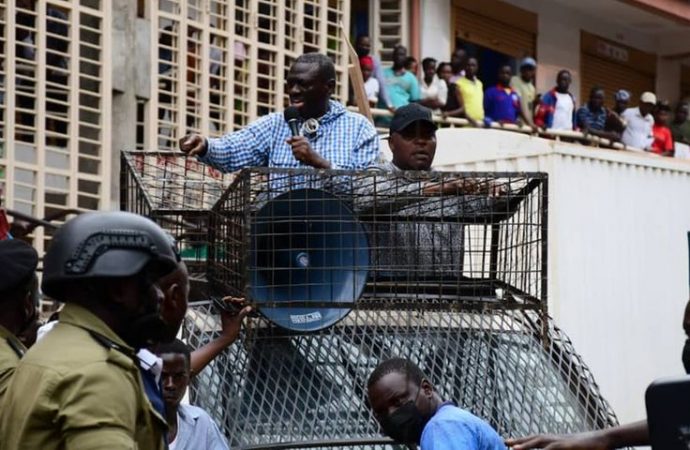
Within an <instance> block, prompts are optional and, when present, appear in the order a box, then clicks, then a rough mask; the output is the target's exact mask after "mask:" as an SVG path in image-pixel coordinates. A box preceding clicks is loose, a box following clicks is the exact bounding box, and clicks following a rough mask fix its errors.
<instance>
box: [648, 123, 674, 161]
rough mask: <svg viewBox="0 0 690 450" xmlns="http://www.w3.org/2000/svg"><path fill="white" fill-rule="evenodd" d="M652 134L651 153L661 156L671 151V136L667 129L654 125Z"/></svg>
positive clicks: (664, 126)
mask: <svg viewBox="0 0 690 450" xmlns="http://www.w3.org/2000/svg"><path fill="white" fill-rule="evenodd" d="M652 134H653V135H654V143H653V144H652V151H653V152H654V153H658V154H662V153H664V152H668V151H671V150H673V136H672V135H671V129H670V128H669V127H667V126H666V125H657V124H656V123H655V124H654V127H653V128H652Z"/></svg>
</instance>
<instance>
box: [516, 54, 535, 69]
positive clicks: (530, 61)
mask: <svg viewBox="0 0 690 450" xmlns="http://www.w3.org/2000/svg"><path fill="white" fill-rule="evenodd" d="M523 67H537V61H535V60H534V58H532V57H531V56H528V57H526V58H523V59H522V61H520V68H521V69H522V68H523Z"/></svg>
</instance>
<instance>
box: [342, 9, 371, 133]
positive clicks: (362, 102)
mask: <svg viewBox="0 0 690 450" xmlns="http://www.w3.org/2000/svg"><path fill="white" fill-rule="evenodd" d="M340 32H341V33H342V34H343V41H344V42H345V45H346V46H347V51H348V54H349V56H350V63H349V64H348V65H347V68H348V73H349V74H350V82H351V83H352V89H353V90H354V93H355V101H356V103H357V109H359V112H360V114H362V115H363V116H364V117H366V118H367V119H369V122H371V123H372V124H373V123H374V118H373V116H372V115H371V109H370V108H369V100H368V99H367V94H366V91H365V90H364V78H362V71H361V70H360V68H359V57H358V56H357V52H356V51H355V48H354V47H353V46H352V43H351V42H350V39H348V37H347V31H346V30H345V25H343V23H342V22H340Z"/></svg>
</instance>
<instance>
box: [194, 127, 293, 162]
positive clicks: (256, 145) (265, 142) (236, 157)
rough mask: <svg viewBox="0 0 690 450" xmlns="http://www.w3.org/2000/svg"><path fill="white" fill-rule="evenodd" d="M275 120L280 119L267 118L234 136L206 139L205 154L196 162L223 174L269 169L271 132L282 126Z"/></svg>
mask: <svg viewBox="0 0 690 450" xmlns="http://www.w3.org/2000/svg"><path fill="white" fill-rule="evenodd" d="M276 117H277V118H279V119H280V117H279V115H276V114H269V115H267V116H264V117H262V118H260V119H258V120H256V121H255V122H253V123H251V124H249V125H247V126H246V127H244V128H242V129H241V130H238V131H235V132H234V133H229V134H226V135H224V136H221V137H219V138H208V139H207V145H208V147H207V151H206V154H205V155H204V156H202V157H200V158H199V161H201V162H203V163H206V164H209V165H211V166H213V167H215V168H216V169H218V170H220V171H222V172H234V171H236V170H240V169H243V168H245V167H261V166H266V165H268V155H269V153H270V151H271V147H272V145H273V143H272V142H271V138H272V135H273V132H274V130H275V127H276V126H280V125H283V124H280V123H278V122H277V121H276Z"/></svg>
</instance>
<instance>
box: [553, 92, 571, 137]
mask: <svg viewBox="0 0 690 450" xmlns="http://www.w3.org/2000/svg"><path fill="white" fill-rule="evenodd" d="M574 109H575V103H574V102H573V98H572V97H571V96H570V94H568V93H567V92H566V93H565V94H561V93H560V92H556V109H555V110H554V112H553V125H551V129H553V130H572V129H573V110H574Z"/></svg>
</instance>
